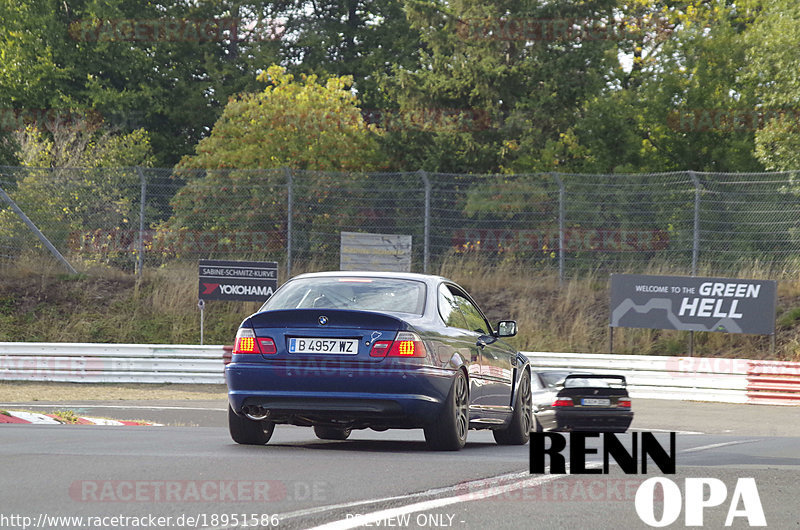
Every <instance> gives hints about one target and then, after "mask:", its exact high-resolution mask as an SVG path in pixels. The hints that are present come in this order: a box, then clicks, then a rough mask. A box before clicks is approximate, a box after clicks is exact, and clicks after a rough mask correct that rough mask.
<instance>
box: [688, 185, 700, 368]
mask: <svg viewBox="0 0 800 530" xmlns="http://www.w3.org/2000/svg"><path fill="white" fill-rule="evenodd" d="M688 173H689V177H691V179H692V183H694V235H693V236H692V276H697V258H698V255H699V254H700V179H698V178H697V175H696V174H695V172H694V171H692V170H691V169H690V170H689V172H688ZM689 357H694V331H690V332H689Z"/></svg>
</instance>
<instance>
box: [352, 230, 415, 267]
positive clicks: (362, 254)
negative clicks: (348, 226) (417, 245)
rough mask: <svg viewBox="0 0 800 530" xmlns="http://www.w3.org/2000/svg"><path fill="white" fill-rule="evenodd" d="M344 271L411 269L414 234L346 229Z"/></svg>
mask: <svg viewBox="0 0 800 530" xmlns="http://www.w3.org/2000/svg"><path fill="white" fill-rule="evenodd" d="M339 261H340V268H341V270H343V271H391V272H411V236H403V235H396V234H365V233H361V232H342V243H341V249H340V260H339Z"/></svg>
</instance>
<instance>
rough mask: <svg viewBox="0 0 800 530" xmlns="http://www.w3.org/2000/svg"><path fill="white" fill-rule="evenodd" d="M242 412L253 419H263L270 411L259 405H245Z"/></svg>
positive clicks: (267, 416)
mask: <svg viewBox="0 0 800 530" xmlns="http://www.w3.org/2000/svg"><path fill="white" fill-rule="evenodd" d="M242 413H243V414H244V415H245V416H246V417H247V418H249V419H251V420H253V421H263V420H266V419H267V418H269V416H270V411H269V410H267V409H265V408H264V407H262V406H260V405H245V406H244V407H242Z"/></svg>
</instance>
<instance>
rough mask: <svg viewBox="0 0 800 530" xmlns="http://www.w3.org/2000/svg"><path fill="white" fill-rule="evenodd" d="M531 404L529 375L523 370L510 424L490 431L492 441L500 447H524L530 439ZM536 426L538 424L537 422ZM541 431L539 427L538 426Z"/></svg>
mask: <svg viewBox="0 0 800 530" xmlns="http://www.w3.org/2000/svg"><path fill="white" fill-rule="evenodd" d="M533 421H534V417H533V404H532V402H531V373H530V372H529V371H527V370H525V373H524V374H522V378H521V379H520V381H519V389H518V390H517V399H516V400H515V401H514V412H513V413H512V415H511V422H510V423H509V424H508V427H506V428H505V429H497V430H495V431H492V434H493V435H494V440H495V441H496V442H497V443H498V444H500V445H525V444H526V443H528V440H530V437H531V427H532V426H533ZM536 424H537V425H538V424H539V422H538V421H537V422H536ZM538 428H539V429H541V425H538Z"/></svg>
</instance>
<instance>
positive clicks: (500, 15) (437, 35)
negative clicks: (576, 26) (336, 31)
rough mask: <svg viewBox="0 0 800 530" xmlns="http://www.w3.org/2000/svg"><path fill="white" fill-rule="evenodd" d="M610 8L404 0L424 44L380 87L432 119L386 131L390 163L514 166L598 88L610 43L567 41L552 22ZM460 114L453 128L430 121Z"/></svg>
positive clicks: (445, 167) (596, 3)
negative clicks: (408, 64)
mask: <svg viewBox="0 0 800 530" xmlns="http://www.w3.org/2000/svg"><path fill="white" fill-rule="evenodd" d="M613 5H614V2H613V1H611V0H593V1H588V2H580V3H563V2H562V3H559V2H547V3H542V2H535V1H523V2H517V1H510V0H508V1H503V2H486V1H482V0H458V1H455V2H448V3H446V4H443V3H441V2H436V1H433V0H414V1H408V2H407V3H406V13H407V16H408V18H409V20H410V21H411V24H412V28H414V29H416V30H417V31H419V32H420V35H421V40H422V43H423V49H422V52H421V54H420V60H419V63H418V64H417V65H416V66H415V68H413V69H409V68H398V69H396V71H395V72H394V76H393V78H392V79H390V80H389V82H388V83H387V90H388V91H389V92H390V93H392V94H393V96H394V98H395V99H396V100H397V102H398V110H397V112H399V113H400V114H409V113H414V112H423V113H424V112H428V113H429V114H430V115H432V116H433V122H432V123H430V124H429V125H430V126H428V127H401V128H399V129H398V130H396V131H392V130H390V131H389V134H387V135H386V137H385V142H384V143H385V148H386V149H387V150H388V151H389V153H390V155H391V156H392V160H393V161H395V163H397V164H398V165H399V166H400V167H403V168H405V169H418V168H423V169H426V170H430V171H445V172H471V173H485V172H497V171H505V170H508V169H509V168H511V167H514V161H515V160H516V159H518V158H520V157H521V156H526V152H530V154H529V155H527V156H529V157H531V158H533V157H535V156H537V155H536V152H537V151H538V150H539V149H541V147H542V146H543V145H545V142H546V141H547V139H553V138H558V134H559V133H560V132H562V131H564V130H566V128H567V126H568V124H569V123H571V122H572V120H573V119H574V115H575V112H576V110H577V108H579V105H580V104H581V102H582V101H583V100H584V99H585V98H586V97H588V96H589V95H593V94H596V93H597V92H598V91H599V90H600V88H601V87H602V85H603V74H604V73H605V71H606V70H607V63H608V61H609V58H608V56H607V54H606V50H607V49H608V48H609V47H610V46H611V43H610V42H607V41H603V40H592V41H587V42H577V43H576V42H574V41H573V40H572V37H571V36H569V35H567V34H565V33H560V32H555V33H554V32H553V31H552V27H553V23H554V22H563V23H564V24H567V23H568V22H571V21H578V20H589V21H591V20H597V19H601V18H602V17H607V16H608V15H609V13H610V11H611V8H612V7H613ZM543 27H544V28H545V29H542V28H543ZM548 28H549V29H548ZM459 113H462V114H463V117H464V118H465V119H464V120H462V121H461V126H460V127H455V128H453V127H449V126H445V127H440V126H439V122H438V120H439V118H438V116H440V115H442V114H444V115H448V114H455V115H458V114H459ZM476 116H478V117H479V119H477V120H475V119H470V118H474V117H476Z"/></svg>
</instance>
